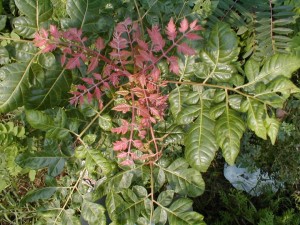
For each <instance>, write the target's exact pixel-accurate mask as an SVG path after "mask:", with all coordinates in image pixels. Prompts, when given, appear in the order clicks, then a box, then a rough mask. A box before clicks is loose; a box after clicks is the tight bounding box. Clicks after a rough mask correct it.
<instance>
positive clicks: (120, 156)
mask: <svg viewBox="0 0 300 225" xmlns="http://www.w3.org/2000/svg"><path fill="white" fill-rule="evenodd" d="M127 155H128V153H127V152H121V153H119V154H118V155H117V158H119V159H123V158H126V157H127Z"/></svg>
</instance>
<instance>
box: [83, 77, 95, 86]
mask: <svg viewBox="0 0 300 225" xmlns="http://www.w3.org/2000/svg"><path fill="white" fill-rule="evenodd" d="M81 79H82V80H83V81H84V82H86V83H87V84H89V85H93V84H94V79H93V78H90V77H83V78H81Z"/></svg>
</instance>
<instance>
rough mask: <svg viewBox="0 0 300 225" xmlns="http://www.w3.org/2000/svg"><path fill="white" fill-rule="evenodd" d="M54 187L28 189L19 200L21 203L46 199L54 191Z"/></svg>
mask: <svg viewBox="0 0 300 225" xmlns="http://www.w3.org/2000/svg"><path fill="white" fill-rule="evenodd" d="M56 190H57V188H56V187H45V188H41V189H37V190H33V191H29V192H28V193H27V194H26V195H25V196H24V197H23V198H22V200H21V204H24V203H27V202H35V201H37V200H40V199H48V198H50V197H51V196H52V195H54V193H55V192H56Z"/></svg>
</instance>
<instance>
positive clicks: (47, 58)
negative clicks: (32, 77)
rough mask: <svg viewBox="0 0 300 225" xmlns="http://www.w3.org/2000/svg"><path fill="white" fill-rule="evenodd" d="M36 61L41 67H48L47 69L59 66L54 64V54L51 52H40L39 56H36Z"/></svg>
mask: <svg viewBox="0 0 300 225" xmlns="http://www.w3.org/2000/svg"><path fill="white" fill-rule="evenodd" d="M38 62H39V64H40V65H41V66H42V67H43V68H45V69H48V70H51V68H53V66H54V67H55V68H60V67H58V66H56V65H55V63H56V59H55V55H54V54H53V53H52V52H46V53H43V54H40V55H39V58H38ZM60 69H61V68H60ZM61 70H62V69H61Z"/></svg>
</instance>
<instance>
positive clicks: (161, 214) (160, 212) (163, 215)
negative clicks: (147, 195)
mask: <svg viewBox="0 0 300 225" xmlns="http://www.w3.org/2000/svg"><path fill="white" fill-rule="evenodd" d="M167 219H168V214H167V211H166V210H164V209H163V208H161V207H157V208H156V209H155V210H154V213H153V222H154V224H157V225H164V224H166V222H167Z"/></svg>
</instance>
